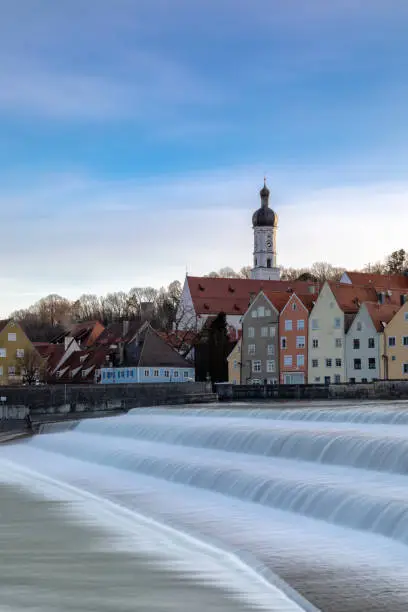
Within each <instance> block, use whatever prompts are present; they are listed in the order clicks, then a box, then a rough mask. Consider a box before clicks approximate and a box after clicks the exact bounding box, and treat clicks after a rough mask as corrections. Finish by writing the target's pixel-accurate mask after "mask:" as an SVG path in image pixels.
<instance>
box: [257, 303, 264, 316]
mask: <svg viewBox="0 0 408 612" xmlns="http://www.w3.org/2000/svg"><path fill="white" fill-rule="evenodd" d="M264 316H265V306H259V308H258V317H264Z"/></svg>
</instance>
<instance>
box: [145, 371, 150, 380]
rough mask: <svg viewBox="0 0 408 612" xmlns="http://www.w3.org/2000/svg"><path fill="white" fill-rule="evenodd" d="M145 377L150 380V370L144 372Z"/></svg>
mask: <svg viewBox="0 0 408 612" xmlns="http://www.w3.org/2000/svg"><path fill="white" fill-rule="evenodd" d="M144 375H145V378H149V376H150V370H145V371H144Z"/></svg>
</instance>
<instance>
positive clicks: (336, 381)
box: [334, 374, 341, 383]
mask: <svg viewBox="0 0 408 612" xmlns="http://www.w3.org/2000/svg"><path fill="white" fill-rule="evenodd" d="M334 382H335V383H339V382H341V376H340V374H335V375H334Z"/></svg>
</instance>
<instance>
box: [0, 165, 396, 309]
mask: <svg viewBox="0 0 408 612" xmlns="http://www.w3.org/2000/svg"><path fill="white" fill-rule="evenodd" d="M271 175H272V176H274V181H273V183H271V184H270V188H271V191H272V195H271V204H272V205H273V204H274V203H275V204H276V210H277V212H278V214H279V230H278V259H279V263H280V264H281V265H284V266H294V267H303V266H307V265H310V264H312V263H313V262H314V261H318V260H325V261H329V262H331V263H333V264H336V265H344V266H346V267H349V268H354V267H361V266H363V265H364V264H365V263H367V262H369V261H375V260H378V259H383V258H384V256H385V255H386V254H388V253H390V252H391V251H393V250H395V249H397V248H404V247H406V246H407V247H408V245H407V244H406V229H405V228H406V227H407V225H408V207H407V206H406V202H407V199H408V184H407V183H383V184H378V185H375V184H370V185H363V186H352V187H350V186H349V187H347V186H341V185H340V186H337V187H332V188H324V189H319V188H313V187H312V186H310V185H307V186H304V187H303V188H302V185H301V184H299V182H297V181H296V176H295V175H294V174H292V175H290V173H286V174H283V173H280V174H278V173H277V172H275V173H271ZM261 176H262V173H261V171H260V170H259V169H258V168H240V169H235V170H230V171H228V173H227V172H219V173H215V174H212V175H208V174H207V175H205V174H201V175H196V176H187V177H170V178H169V179H165V178H161V179H158V178H156V179H155V180H152V181H150V182H145V183H144V184H136V183H134V182H98V181H97V180H95V179H90V180H86V179H85V177H83V176H82V177H78V178H75V177H74V176H69V175H67V177H66V178H65V180H64V181H62V180H60V181H59V183H60V184H59V186H58V181H57V180H56V179H55V178H54V179H53V178H52V177H48V179H47V182H49V184H50V185H52V188H51V187H50V188H48V191H47V190H46V189H45V188H44V187H41V186H40V185H37V187H36V188H35V189H33V188H32V189H30V190H28V191H27V192H23V191H22V190H19V189H15V190H14V193H13V192H12V190H10V191H9V193H8V194H6V195H5V196H4V198H3V201H0V208H1V209H4V208H5V206H6V202H7V201H8V198H14V201H17V202H19V208H18V211H17V212H16V216H14V217H13V218H9V219H8V220H7V219H6V221H5V222H4V223H3V239H2V243H1V244H0V257H1V259H2V260H3V261H5V260H7V261H9V262H10V269H9V270H6V273H7V277H8V278H3V280H2V292H1V302H0V313H1V314H2V315H5V314H6V313H7V312H9V311H10V310H12V309H15V308H20V307H25V306H28V305H29V304H31V303H32V302H34V301H35V300H36V299H39V298H40V297H42V296H44V295H46V294H48V293H51V292H52V293H54V292H55V293H61V294H63V295H66V296H67V297H70V298H75V297H77V296H79V295H80V294H81V293H84V292H86V293H88V292H95V293H106V292H108V291H114V290H120V289H123V290H129V289H130V288H131V287H132V286H136V285H139V286H140V285H153V286H160V285H165V284H168V283H169V282H171V281H172V280H173V279H175V278H178V279H180V280H182V279H183V277H184V275H185V270H186V267H187V268H188V271H189V273H190V274H197V275H200V274H205V273H206V272H209V271H210V270H213V269H217V268H220V267H223V266H226V265H230V266H232V267H233V268H236V269H239V268H240V267H242V266H244V265H249V264H250V263H251V259H252V229H251V215H252V212H253V211H254V210H255V209H256V208H257V207H258V205H259V197H258V193H257V190H258V188H259V186H260V182H261V181H260V177H261ZM296 182H297V185H296V190H293V189H291V188H290V185H293V184H296ZM288 186H289V187H288ZM44 193H48V198H49V199H52V201H53V203H54V204H53V209H52V210H51V212H50V213H49V214H47V212H46V211H47V210H49V208H48V204H47V206H46V207H44V214H43V215H42V216H41V218H38V219H37V218H36V217H35V216H34V215H31V216H30V217H27V216H26V213H28V212H29V211H32V210H37V209H39V210H41V207H42V206H43V202H44ZM16 228H18V231H16ZM10 253H12V254H13V256H12V258H10Z"/></svg>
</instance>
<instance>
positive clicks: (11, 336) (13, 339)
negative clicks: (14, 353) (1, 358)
mask: <svg viewBox="0 0 408 612" xmlns="http://www.w3.org/2000/svg"><path fill="white" fill-rule="evenodd" d="M7 338H8V341H9V342H16V340H17V334H15V333H12V334H8V336H7Z"/></svg>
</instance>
